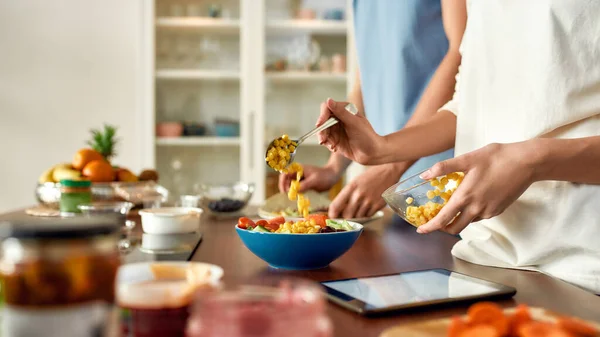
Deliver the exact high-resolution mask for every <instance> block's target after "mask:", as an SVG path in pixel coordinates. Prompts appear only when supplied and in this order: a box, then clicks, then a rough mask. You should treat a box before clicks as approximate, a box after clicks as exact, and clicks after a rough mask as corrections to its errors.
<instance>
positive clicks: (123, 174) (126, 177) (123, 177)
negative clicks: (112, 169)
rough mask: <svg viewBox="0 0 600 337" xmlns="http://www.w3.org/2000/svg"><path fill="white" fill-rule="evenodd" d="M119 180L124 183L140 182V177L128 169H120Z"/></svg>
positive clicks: (118, 171)
mask: <svg viewBox="0 0 600 337" xmlns="http://www.w3.org/2000/svg"><path fill="white" fill-rule="evenodd" d="M117 180H118V181H123V182H136V181H138V177H137V176H136V175H135V174H133V173H131V171H129V170H128V169H124V168H119V169H118V170H117Z"/></svg>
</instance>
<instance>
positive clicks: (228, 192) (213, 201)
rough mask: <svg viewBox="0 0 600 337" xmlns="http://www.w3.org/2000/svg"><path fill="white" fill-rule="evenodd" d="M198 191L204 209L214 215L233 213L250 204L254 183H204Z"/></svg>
mask: <svg viewBox="0 0 600 337" xmlns="http://www.w3.org/2000/svg"><path fill="white" fill-rule="evenodd" d="M197 192H198V195H199V196H200V206H201V207H202V208H203V209H206V210H208V211H209V212H210V213H211V214H213V215H233V214H238V213H239V212H240V211H241V210H242V209H244V207H246V206H247V205H248V202H249V201H250V198H251V197H252V194H253V193H254V184H247V183H243V182H236V183H232V184H216V185H205V184H203V185H200V186H198V187H197Z"/></svg>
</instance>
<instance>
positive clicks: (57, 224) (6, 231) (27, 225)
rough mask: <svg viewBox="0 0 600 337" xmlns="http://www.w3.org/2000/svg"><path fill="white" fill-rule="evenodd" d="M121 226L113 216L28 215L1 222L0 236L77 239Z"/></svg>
mask: <svg viewBox="0 0 600 337" xmlns="http://www.w3.org/2000/svg"><path fill="white" fill-rule="evenodd" d="M119 228H120V224H119V222H118V221H117V220H115V219H114V218H111V217H101V216H99V217H73V218H42V217H27V218H16V219H14V220H7V221H4V222H0V238H9V237H10V238H18V239H75V238H86V237H93V236H98V235H108V234H112V233H115V232H116V231H118V230H119Z"/></svg>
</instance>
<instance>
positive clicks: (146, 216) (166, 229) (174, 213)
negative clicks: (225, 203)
mask: <svg viewBox="0 0 600 337" xmlns="http://www.w3.org/2000/svg"><path fill="white" fill-rule="evenodd" d="M202 212H203V211H202V209H201V208H193V207H165V208H149V209H143V210H141V211H140V216H141V218H142V229H143V230H144V232H145V233H148V234H177V233H193V232H198V231H199V230H200V216H201V215H202Z"/></svg>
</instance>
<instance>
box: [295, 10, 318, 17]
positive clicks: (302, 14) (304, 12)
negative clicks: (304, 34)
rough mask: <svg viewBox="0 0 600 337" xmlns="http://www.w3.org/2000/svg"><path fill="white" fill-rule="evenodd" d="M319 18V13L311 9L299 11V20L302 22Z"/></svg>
mask: <svg viewBox="0 0 600 337" xmlns="http://www.w3.org/2000/svg"><path fill="white" fill-rule="evenodd" d="M316 17H317V13H316V12H315V11H314V10H313V9H310V8H302V9H301V10H299V11H298V19H302V20H314V19H315V18H316Z"/></svg>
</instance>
